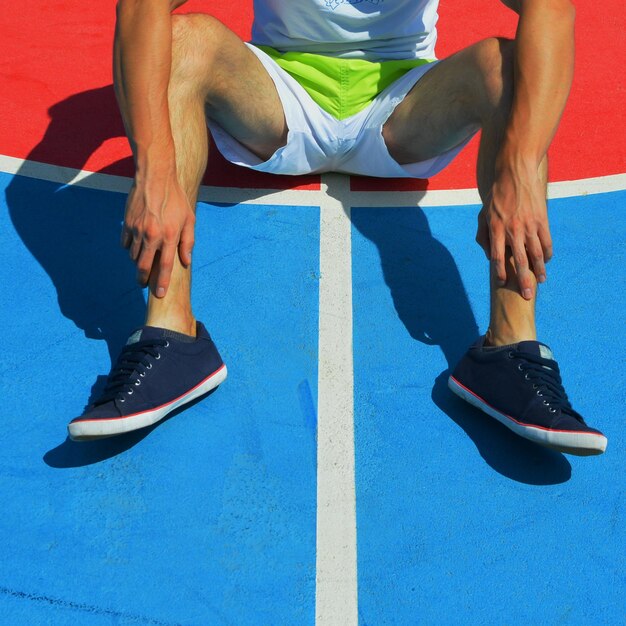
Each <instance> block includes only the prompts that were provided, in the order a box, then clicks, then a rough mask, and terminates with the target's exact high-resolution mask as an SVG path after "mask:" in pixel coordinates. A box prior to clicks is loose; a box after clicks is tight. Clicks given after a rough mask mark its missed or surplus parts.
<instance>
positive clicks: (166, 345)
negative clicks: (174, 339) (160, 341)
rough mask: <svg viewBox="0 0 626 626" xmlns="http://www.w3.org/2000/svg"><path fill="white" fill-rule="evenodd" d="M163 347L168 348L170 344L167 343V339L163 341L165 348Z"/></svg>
mask: <svg viewBox="0 0 626 626" xmlns="http://www.w3.org/2000/svg"><path fill="white" fill-rule="evenodd" d="M164 347H165V348H169V347H170V342H169V341H167V339H166V340H165V346H164Z"/></svg>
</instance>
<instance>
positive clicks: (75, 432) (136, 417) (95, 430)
mask: <svg viewBox="0 0 626 626" xmlns="http://www.w3.org/2000/svg"><path fill="white" fill-rule="evenodd" d="M227 373H228V371H227V369H226V365H222V367H220V368H219V369H218V370H216V371H215V372H213V373H212V374H211V375H210V376H208V377H207V378H205V379H204V380H203V381H202V382H200V383H198V384H197V385H196V386H195V387H193V388H192V389H190V390H189V391H188V392H186V393H184V394H183V395H182V396H179V397H178V398H176V399H175V400H171V401H170V402H168V403H166V404H162V405H161V406H159V407H157V408H156V409H150V410H149V411H142V412H141V413H133V414H132V415H124V416H123V417H112V418H108V419H106V418H105V419H86V420H78V421H75V422H71V423H70V424H69V425H68V427H67V430H68V433H69V435H70V439H71V440H72V441H90V440H93V439H103V438H105V437H113V436H114V435H121V434H123V433H129V432H131V431H133V430H138V429H140V428H145V427H146V426H151V425H152V424H156V423H157V422H160V421H161V420H162V419H163V418H164V417H166V416H167V415H168V414H169V413H171V412H172V411H173V410H175V409H177V408H179V407H181V406H183V405H185V404H187V403H189V402H191V401H192V400H195V399H196V398H199V397H200V396H202V395H204V394H205V393H208V392H209V391H211V390H212V389H215V388H216V387H217V386H218V385H220V384H221V383H223V382H224V380H225V379H226V375H227Z"/></svg>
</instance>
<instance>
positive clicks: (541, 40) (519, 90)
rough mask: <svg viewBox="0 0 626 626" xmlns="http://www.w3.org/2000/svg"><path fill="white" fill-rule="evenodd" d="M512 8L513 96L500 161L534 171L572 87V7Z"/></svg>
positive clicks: (535, 4) (559, 2)
mask: <svg viewBox="0 0 626 626" xmlns="http://www.w3.org/2000/svg"><path fill="white" fill-rule="evenodd" d="M507 4H509V3H507ZM516 9H517V10H518V11H519V13H520V19H519V25H518V30H517V36H516V47H515V50H516V53H515V54H516V56H515V83H514V85H515V86H514V98H513V104H512V109H511V115H510V118H509V122H508V125H507V129H506V135H505V138H504V142H503V144H502V149H501V151H500V160H502V159H504V160H506V161H509V162H510V161H511V160H519V159H522V160H523V161H524V162H525V163H526V164H529V165H532V166H533V167H534V166H535V165H536V166H538V165H539V163H540V162H541V161H542V160H543V158H544V157H545V155H546V153H547V151H548V147H549V146H550V143H551V141H552V138H553V137H554V133H555V132H556V129H557V126H558V123H559V121H560V119H561V115H562V113H563V109H564V108H565V103H566V101H567V97H568V94H569V90H570V86H571V83H572V76H573V72H574V8H573V6H572V5H571V4H570V2H569V1H568V0H521V1H520V2H518V3H517V7H516Z"/></svg>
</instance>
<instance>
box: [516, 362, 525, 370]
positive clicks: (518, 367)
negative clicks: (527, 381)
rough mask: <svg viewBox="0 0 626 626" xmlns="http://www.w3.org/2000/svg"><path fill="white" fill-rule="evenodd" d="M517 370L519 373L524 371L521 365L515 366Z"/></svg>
mask: <svg viewBox="0 0 626 626" xmlns="http://www.w3.org/2000/svg"><path fill="white" fill-rule="evenodd" d="M517 369H518V370H519V371H520V372H523V371H524V368H523V367H522V364H521V363H518V365H517Z"/></svg>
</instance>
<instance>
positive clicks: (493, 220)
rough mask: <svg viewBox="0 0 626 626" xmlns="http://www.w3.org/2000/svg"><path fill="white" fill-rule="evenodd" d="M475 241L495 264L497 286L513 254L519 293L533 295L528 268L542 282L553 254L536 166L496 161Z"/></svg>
mask: <svg viewBox="0 0 626 626" xmlns="http://www.w3.org/2000/svg"><path fill="white" fill-rule="evenodd" d="M476 241H477V242H478V243H479V244H480V245H481V247H482V248H483V250H484V251H485V254H486V255H487V258H488V259H489V260H490V261H491V263H492V264H493V265H494V270H495V273H496V276H497V280H498V284H499V286H503V285H504V284H505V283H506V280H507V275H506V261H507V256H510V255H512V257H513V263H514V266H515V271H516V274H517V282H518V286H519V290H520V293H521V294H522V296H523V297H524V298H525V299H526V300H530V299H532V297H533V287H534V281H533V279H532V276H531V272H532V273H534V274H535V277H536V279H537V282H539V283H542V282H544V281H545V280H546V267H545V264H546V263H547V262H548V261H549V260H550V258H551V257H552V240H551V237H550V229H549V226H548V214H547V207H546V198H545V182H544V181H543V180H542V177H541V175H540V172H539V169H538V168H533V167H529V166H526V165H521V166H520V165H517V166H515V167H513V166H511V165H502V163H500V164H499V165H498V167H497V171H496V180H495V182H494V184H493V187H492V190H491V194H490V197H489V201H488V202H487V203H486V205H485V206H484V207H483V209H482V210H481V211H480V213H479V216H478V233H477V235H476Z"/></svg>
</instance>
